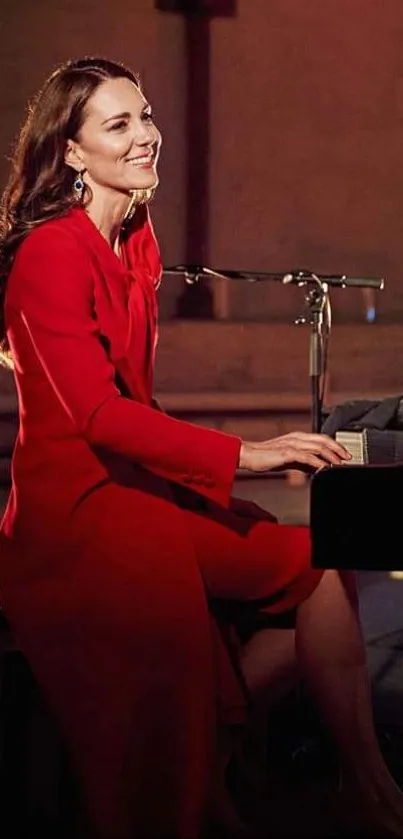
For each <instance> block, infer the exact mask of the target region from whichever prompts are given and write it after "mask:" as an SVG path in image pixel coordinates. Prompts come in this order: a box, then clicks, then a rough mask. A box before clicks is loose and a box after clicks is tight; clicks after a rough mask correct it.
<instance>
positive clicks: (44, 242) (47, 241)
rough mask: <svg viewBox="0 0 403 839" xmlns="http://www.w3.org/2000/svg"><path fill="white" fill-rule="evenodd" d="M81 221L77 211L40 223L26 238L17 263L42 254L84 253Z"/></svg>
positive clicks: (22, 243)
mask: <svg viewBox="0 0 403 839" xmlns="http://www.w3.org/2000/svg"><path fill="white" fill-rule="evenodd" d="M79 228H80V220H79V218H77V210H76V208H73V209H71V210H68V211H67V212H66V213H64V214H63V215H61V216H58V217H57V218H51V219H46V220H44V221H40V222H38V224H36V226H35V227H33V228H32V229H31V230H30V231H29V232H28V233H27V235H26V236H25V238H24V239H23V241H22V242H21V244H20V246H19V248H18V251H17V253H16V261H17V262H19V261H20V260H21V259H25V258H26V257H32V256H33V255H35V254H37V253H40V254H44V253H48V254H49V255H55V254H58V255H59V256H60V257H61V256H62V255H63V252H64V251H70V250H73V251H76V252H82V251H83V250H84V249H85V248H84V247H83V242H84V241H85V240H83V238H82V237H81V236H80V230H79Z"/></svg>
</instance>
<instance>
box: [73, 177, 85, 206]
mask: <svg viewBox="0 0 403 839" xmlns="http://www.w3.org/2000/svg"><path fill="white" fill-rule="evenodd" d="M84 172H85V169H82V170H81V172H77V174H76V177H75V178H74V182H73V190H74V196H75V199H76V201H81V199H82V197H83V194H84V190H85V183H84V181H83V173H84Z"/></svg>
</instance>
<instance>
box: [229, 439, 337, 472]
mask: <svg viewBox="0 0 403 839" xmlns="http://www.w3.org/2000/svg"><path fill="white" fill-rule="evenodd" d="M349 460H351V454H350V453H349V452H348V451H347V449H345V448H344V446H341V445H340V443H336V441H335V440H333V438H332V437H328V436H327V434H314V433H312V434H310V433H308V432H305V431H291V432H290V433H289V434H283V435H282V436H281V437H274V438H273V439H272V440H264V441H262V442H256V443H255V442H253V443H248V442H246V441H244V442H243V443H242V445H241V449H240V455H239V464H238V465H239V468H240V469H247V470H248V471H249V472H270V471H273V470H279V469H300V470H301V471H304V472H306V471H308V472H316V471H317V470H318V469H322V467H323V466H333V465H334V466H339V465H340V464H341V463H344V462H345V461H349Z"/></svg>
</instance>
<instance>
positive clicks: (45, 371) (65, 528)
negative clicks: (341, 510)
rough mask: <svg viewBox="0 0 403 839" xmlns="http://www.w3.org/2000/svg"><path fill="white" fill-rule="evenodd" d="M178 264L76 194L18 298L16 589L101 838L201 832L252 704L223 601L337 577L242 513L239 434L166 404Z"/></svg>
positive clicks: (35, 235)
mask: <svg viewBox="0 0 403 839" xmlns="http://www.w3.org/2000/svg"><path fill="white" fill-rule="evenodd" d="M160 274H161V265H160V257H159V252H158V247H157V245H156V241H155V237H154V234H153V230H152V227H151V224H150V222H149V219H148V214H147V211H146V210H145V209H143V210H141V211H139V212H138V213H136V217H135V222H134V224H133V226H132V230H131V232H130V235H128V236H127V237H126V242H125V244H124V248H123V260H122V261H120V260H119V259H118V257H117V256H116V255H115V254H114V252H113V251H112V249H111V248H110V247H109V245H108V243H107V242H106V240H105V239H104V238H103V237H102V235H101V234H100V233H99V231H98V230H97V229H96V227H95V226H94V225H93V223H92V222H91V220H90V219H89V217H88V216H87V214H86V213H85V211H84V210H83V209H81V208H77V209H73V210H72V211H70V212H69V213H68V214H67V215H65V216H64V217H62V218H60V219H58V220H53V221H49V222H45V223H43V224H41V225H40V226H38V227H37V228H36V229H35V230H34V231H33V232H31V233H30V234H29V235H28V237H27V238H26V239H25V240H24V242H23V243H22V245H21V246H20V248H19V250H18V252H17V255H16V258H15V262H14V265H13V269H12V272H11V274H10V277H9V280H8V286H7V294H6V321H7V326H8V335H9V340H10V344H11V347H12V351H13V355H14V363H15V378H16V385H17V392H18V398H19V412H20V429H19V434H18V438H17V441H16V446H15V451H14V456H13V463H12V489H11V492H10V496H9V500H8V505H7V508H6V512H5V515H4V518H3V522H2V526H1V532H0V594H1V600H2V605H3V608H4V610H5V612H6V614H7V616H8V618H9V620H10V623H11V625H12V626H13V628H14V631H15V633H16V634H17V636H18V638H19V642H20V644H21V645H22V648H23V649H24V651H25V653H26V656H27V658H28V660H29V661H30V663H31V666H32V669H33V672H34V673H35V675H36V678H37V680H38V683H39V684H40V685H41V687H42V690H43V693H44V696H45V697H46V699H47V701H48V703H49V706H50V708H51V709H52V710H53V712H54V714H55V716H56V718H57V720H58V722H59V724H60V728H61V731H62V732H63V734H64V737H65V740H66V744H67V746H68V749H69V752H70V755H71V760H72V764H73V766H74V769H75V772H76V774H77V777H78V778H79V780H80V785H81V789H82V793H83V799H84V803H85V806H86V808H87V810H88V813H89V819H90V822H91V825H92V830H93V833H94V836H96V837H97V839H98V837H99V839H101V837H102V839H140V837H141V839H147V837H149V838H150V839H151V837H153V839H157V837H158V839H162V837H164V839H168V837H169V838H170V839H172V837H175V839H195V837H197V836H198V835H199V833H200V826H201V823H202V816H203V811H204V807H205V802H206V795H207V790H208V781H209V777H210V776H211V767H212V761H213V759H214V743H215V731H216V727H217V719H218V715H220V714H221V715H224V718H225V719H227V720H230V719H231V718H232V719H239V718H240V715H241V716H242V713H243V708H244V704H245V698H244V693H243V690H242V688H241V686H240V683H239V682H238V680H237V677H236V673H235V670H234V669H233V667H232V665H231V663H230V662H231V660H230V657H229V656H228V653H227V648H226V646H225V645H224V643H223V641H222V638H221V634H220V632H219V629H218V624H217V622H216V620H215V619H214V618H212V617H211V612H210V604H211V602H212V601H214V600H216V599H217V598H218V599H224V600H228V601H230V602H242V601H246V602H248V603H253V602H254V601H255V600H256V599H257V598H260V600H259V608H260V609H266V610H267V611H283V610H286V609H289V608H293V607H294V606H295V605H297V604H298V603H299V602H300V601H301V600H302V599H304V598H305V597H306V596H308V595H309V593H310V592H311V591H312V590H313V588H314V587H315V586H316V584H317V582H318V581H319V579H320V575H321V572H319V571H314V570H312V569H311V568H310V563H309V547H310V546H309V536H308V533H307V531H306V530H304V529H303V528H292V527H279V526H277V525H275V524H271V523H270V522H267V521H253V520H252V519H248V518H245V517H240V516H238V515H236V514H235V513H234V512H231V510H230V509H229V507H230V505H231V501H230V494H231V488H232V483H233V479H234V475H235V471H236V466H237V462H238V455H239V447H240V441H239V439H238V438H236V437H234V436H231V435H227V434H222V433H220V432H217V431H213V430H208V429H204V428H199V427H197V426H195V425H192V424H191V423H186V422H181V421H178V420H176V419H173V418H171V417H169V416H167V415H165V414H164V413H163V412H162V411H160V410H159V409H158V407H157V406H156V404H155V403H154V401H153V399H152V386H153V360H154V351H155V346H156V336H157V326H156V309H157V307H156V286H157V284H158V280H159V278H160Z"/></svg>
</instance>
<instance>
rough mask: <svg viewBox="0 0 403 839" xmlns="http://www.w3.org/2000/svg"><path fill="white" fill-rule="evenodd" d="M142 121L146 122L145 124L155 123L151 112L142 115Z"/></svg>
mask: <svg viewBox="0 0 403 839" xmlns="http://www.w3.org/2000/svg"><path fill="white" fill-rule="evenodd" d="M142 119H143V120H144V122H153V121H154V117H153V114H152V113H151V111H146V112H145V113H144V114H143V115H142Z"/></svg>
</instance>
